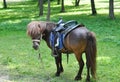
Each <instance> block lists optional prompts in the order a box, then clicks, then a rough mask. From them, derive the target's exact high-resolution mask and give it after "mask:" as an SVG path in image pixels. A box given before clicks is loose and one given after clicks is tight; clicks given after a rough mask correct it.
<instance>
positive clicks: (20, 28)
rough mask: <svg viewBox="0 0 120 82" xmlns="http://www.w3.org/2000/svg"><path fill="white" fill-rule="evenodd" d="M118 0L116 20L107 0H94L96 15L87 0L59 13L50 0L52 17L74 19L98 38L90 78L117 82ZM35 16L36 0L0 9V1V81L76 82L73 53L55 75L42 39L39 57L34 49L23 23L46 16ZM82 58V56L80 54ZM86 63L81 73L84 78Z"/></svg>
mask: <svg viewBox="0 0 120 82" xmlns="http://www.w3.org/2000/svg"><path fill="white" fill-rule="evenodd" d="M119 3H120V2H119V1H116V2H115V17H116V19H115V20H110V19H109V18H108V2H107V1H106V0H102V1H101V0H98V1H96V9H97V12H98V15H96V16H91V15H90V13H91V10H90V3H89V1H88V0H83V1H81V4H80V6H79V7H74V6H73V4H72V3H69V5H66V7H65V8H66V12H65V13H59V10H60V5H56V3H55V2H53V3H51V5H52V8H51V21H53V22H57V21H58V19H59V17H62V18H63V20H64V21H69V20H77V21H78V22H79V23H83V24H84V25H85V26H86V27H87V28H88V29H90V30H91V31H93V32H95V34H96V38H97V80H96V81H95V80H93V79H92V82H120V10H119V7H120V6H119ZM44 9H45V11H44V15H43V16H42V17H38V8H37V2H36V1H25V2H24V1H20V2H9V3H8V9H2V2H0V82H76V81H74V77H75V75H76V73H77V71H78V63H77V61H76V59H75V57H74V55H73V54H70V56H69V63H68V64H67V58H66V55H63V67H64V72H63V73H62V74H61V76H60V77H55V75H54V74H55V72H56V66H55V62H54V58H53V57H52V56H51V55H50V54H51V51H50V49H49V48H48V47H47V45H46V43H45V42H44V41H42V42H41V45H40V53H41V58H42V62H41V60H40V59H39V58H38V57H39V56H38V53H39V52H38V51H35V50H33V48H32V41H31V39H30V38H29V37H28V36H27V35H26V26H27V24H28V23H29V22H30V21H33V20H45V19H46V12H47V4H45V5H44ZM83 58H84V61H85V56H84V54H83ZM85 78H86V66H85V67H84V71H83V73H82V80H81V81H78V82H85Z"/></svg>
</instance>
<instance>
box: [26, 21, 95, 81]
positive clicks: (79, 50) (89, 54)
mask: <svg viewBox="0 0 120 82" xmlns="http://www.w3.org/2000/svg"><path fill="white" fill-rule="evenodd" d="M56 25H57V24H56V23H53V22H45V21H32V22H30V23H29V24H28V25H27V34H28V36H30V37H31V39H32V42H33V48H34V49H35V50H38V48H39V45H40V42H41V39H43V40H44V41H45V42H46V43H47V46H48V47H49V48H50V49H51V50H52V47H51V46H50V41H49V37H50V33H51V31H52V29H53V28H54V27H55V26H56ZM64 47H65V48H63V49H62V50H61V51H60V52H59V56H57V57H55V63H56V67H57V71H56V73H55V75H56V76H60V73H62V72H63V71H64V69H63V66H62V53H74V55H75V57H76V59H77V61H78V64H79V71H78V73H77V75H76V76H75V80H81V79H82V76H81V74H82V70H83V67H84V61H83V58H82V54H83V53H85V55H86V66H87V76H86V81H87V82H89V81H90V76H92V77H93V78H94V79H96V53H97V47H96V37H95V34H94V32H91V31H89V30H88V29H87V28H86V27H85V26H84V25H79V26H78V27H77V28H75V29H74V30H72V31H71V32H69V33H68V35H67V36H66V37H65V39H64Z"/></svg>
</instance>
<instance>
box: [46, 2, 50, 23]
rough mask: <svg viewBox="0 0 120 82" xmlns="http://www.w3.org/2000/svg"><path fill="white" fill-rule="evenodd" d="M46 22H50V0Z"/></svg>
mask: <svg viewBox="0 0 120 82" xmlns="http://www.w3.org/2000/svg"><path fill="white" fill-rule="evenodd" d="M47 21H50V0H48V12H47Z"/></svg>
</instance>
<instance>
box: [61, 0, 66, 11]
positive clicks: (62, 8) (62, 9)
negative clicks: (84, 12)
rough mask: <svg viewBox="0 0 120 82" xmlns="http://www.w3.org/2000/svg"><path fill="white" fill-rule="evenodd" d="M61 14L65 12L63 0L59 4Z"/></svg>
mask: <svg viewBox="0 0 120 82" xmlns="http://www.w3.org/2000/svg"><path fill="white" fill-rule="evenodd" d="M61 12H65V8H64V0H62V2H61Z"/></svg>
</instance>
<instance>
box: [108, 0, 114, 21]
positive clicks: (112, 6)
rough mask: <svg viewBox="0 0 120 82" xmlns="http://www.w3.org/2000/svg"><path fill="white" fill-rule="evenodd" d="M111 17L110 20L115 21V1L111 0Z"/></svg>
mask: <svg viewBox="0 0 120 82" xmlns="http://www.w3.org/2000/svg"><path fill="white" fill-rule="evenodd" d="M109 17H110V19H114V18H115V16H114V1H113V0H109Z"/></svg>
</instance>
